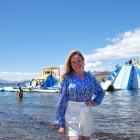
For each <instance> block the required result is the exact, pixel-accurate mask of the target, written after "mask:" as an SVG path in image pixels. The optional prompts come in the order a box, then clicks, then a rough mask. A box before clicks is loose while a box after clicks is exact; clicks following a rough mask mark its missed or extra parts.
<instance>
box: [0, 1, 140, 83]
mask: <svg viewBox="0 0 140 140" xmlns="http://www.w3.org/2000/svg"><path fill="white" fill-rule="evenodd" d="M139 5H140V1H139V0H0V52H1V53H0V60H1V62H0V79H6V80H14V81H18V80H26V79H32V78H33V77H35V76H37V75H38V74H39V72H41V70H42V69H43V67H45V66H57V67H61V66H62V65H63V64H64V62H65V60H66V58H67V56H68V53H69V52H70V51H71V50H75V49H78V50H80V51H81V52H82V53H83V54H84V56H85V69H86V70H90V71H113V70H114V69H115V65H116V64H122V65H123V64H124V63H125V62H126V61H128V60H129V59H130V58H133V59H137V58H140V8H139Z"/></svg>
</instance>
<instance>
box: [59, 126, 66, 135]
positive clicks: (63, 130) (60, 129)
mask: <svg viewBox="0 0 140 140" xmlns="http://www.w3.org/2000/svg"><path fill="white" fill-rule="evenodd" d="M58 133H59V134H60V135H61V136H64V135H65V128H64V127H60V128H59V129H58Z"/></svg>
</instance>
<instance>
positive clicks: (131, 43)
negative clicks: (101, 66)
mask: <svg viewBox="0 0 140 140" xmlns="http://www.w3.org/2000/svg"><path fill="white" fill-rule="evenodd" d="M138 56H140V28H138V29H135V30H134V31H128V32H125V33H123V34H120V35H118V36H117V37H116V38H113V39H112V44H108V45H107V46H106V47H104V48H98V49H96V50H95V51H94V52H93V53H91V54H87V55H85V58H86V62H92V61H97V60H98V61H99V60H116V59H120V58H129V57H138Z"/></svg>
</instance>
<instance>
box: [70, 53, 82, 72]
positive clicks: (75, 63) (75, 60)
mask: <svg viewBox="0 0 140 140" xmlns="http://www.w3.org/2000/svg"><path fill="white" fill-rule="evenodd" d="M70 63H71V67H72V69H73V71H74V72H75V73H81V72H83V71H84V61H83V59H82V58H81V56H80V55H79V54H75V55H73V56H72V57H71V61H70Z"/></svg>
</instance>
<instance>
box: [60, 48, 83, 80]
mask: <svg viewBox="0 0 140 140" xmlns="http://www.w3.org/2000/svg"><path fill="white" fill-rule="evenodd" d="M76 54H78V55H79V56H80V57H81V58H82V60H83V61H84V56H83V54H82V53H81V52H80V51H79V50H73V51H71V52H70V53H69V55H68V57H67V59H66V62H65V64H64V68H63V74H62V78H64V76H65V75H67V74H69V73H70V72H71V71H73V69H72V67H71V57H72V56H74V55H76Z"/></svg>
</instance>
